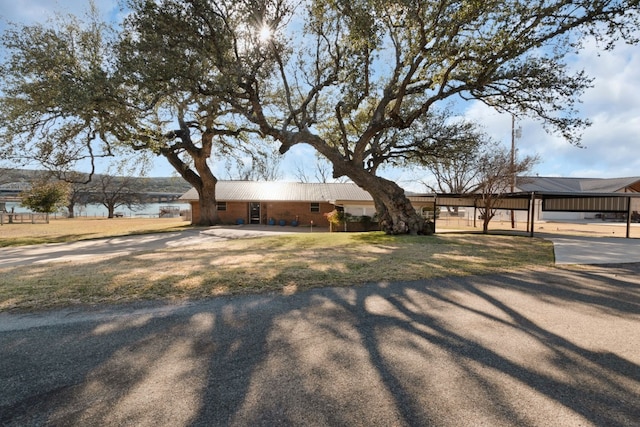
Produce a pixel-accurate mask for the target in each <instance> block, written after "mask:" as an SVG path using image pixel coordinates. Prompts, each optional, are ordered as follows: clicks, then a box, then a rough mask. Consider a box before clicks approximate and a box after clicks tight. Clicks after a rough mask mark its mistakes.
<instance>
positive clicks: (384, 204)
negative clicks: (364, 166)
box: [348, 171, 431, 235]
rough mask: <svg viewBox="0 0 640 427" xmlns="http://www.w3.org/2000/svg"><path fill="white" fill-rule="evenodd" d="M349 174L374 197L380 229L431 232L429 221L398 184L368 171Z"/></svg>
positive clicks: (389, 232)
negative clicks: (416, 208) (417, 210)
mask: <svg viewBox="0 0 640 427" xmlns="http://www.w3.org/2000/svg"><path fill="white" fill-rule="evenodd" d="M348 176H349V177H350V178H351V179H352V180H353V182H355V183H356V184H357V185H358V186H360V187H361V188H362V189H364V190H365V191H367V192H368V193H369V194H371V197H373V202H374V203H375V206H376V212H377V214H378V221H379V224H380V229H381V230H383V231H384V232H385V233H387V234H414V235H415V234H431V230H430V229H429V228H428V227H427V221H426V220H425V219H424V218H422V216H421V215H420V214H419V213H418V212H416V210H415V208H414V207H413V205H412V204H411V201H409V199H408V198H407V197H406V196H405V194H404V190H403V189H402V188H401V187H400V186H399V185H398V184H396V183H395V182H393V181H389V180H387V179H384V178H382V177H379V176H375V175H371V174H370V173H368V172H366V171H361V173H356V174H353V173H352V174H349V175H348Z"/></svg>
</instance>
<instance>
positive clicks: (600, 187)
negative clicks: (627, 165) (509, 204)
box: [516, 176, 640, 194]
mask: <svg viewBox="0 0 640 427" xmlns="http://www.w3.org/2000/svg"><path fill="white" fill-rule="evenodd" d="M516 186H517V187H518V190H520V191H522V192H527V193H531V192H536V193H574V194H575V193H577V194H579V193H622V192H640V177H637V176H636V177H627V178H561V177H539V176H519V177H517V179H516Z"/></svg>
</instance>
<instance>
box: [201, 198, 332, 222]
mask: <svg viewBox="0 0 640 427" xmlns="http://www.w3.org/2000/svg"><path fill="white" fill-rule="evenodd" d="M190 204H191V215H192V218H198V217H199V216H200V204H199V202H197V201H192V202H190ZM311 206H312V203H311V202H261V203H260V224H262V225H267V224H268V222H269V219H274V220H275V221H276V224H278V223H279V221H280V220H285V221H286V224H287V225H291V221H293V220H295V219H296V217H297V220H298V224H299V225H300V226H309V225H310V224H311V221H313V225H314V226H319V227H328V226H329V222H328V221H327V218H325V216H324V214H325V213H328V212H331V211H332V210H333V209H334V206H333V205H332V204H331V203H327V202H319V203H315V204H314V206H317V207H318V212H312V211H311ZM249 214H250V212H249V202H226V210H218V215H219V217H220V222H221V223H222V224H237V221H238V219H242V220H243V221H244V223H245V224H249V223H250V222H251V221H250V218H249Z"/></svg>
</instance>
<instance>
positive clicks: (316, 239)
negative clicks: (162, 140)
mask: <svg viewBox="0 0 640 427" xmlns="http://www.w3.org/2000/svg"><path fill="white" fill-rule="evenodd" d="M552 264H553V247H552V244H551V243H550V242H547V241H543V240H540V239H530V238H526V237H517V236H495V235H488V236H487V235H479V234H441V235H435V236H428V237H425V236H388V235H385V234H384V233H379V232H376V233H313V234H311V233H301V234H290V235H283V236H273V237H262V238H255V239H241V240H233V241H224V242H216V243H209V244H206V245H200V246H193V247H181V248H175V249H163V250H159V251H152V252H140V253H136V254H135V255H129V256H126V257H116V258H111V259H109V260H105V261H97V260H92V261H85V262H81V263H78V262H74V263H52V264H48V265H42V266H22V267H14V268H0V311H7V310H31V309H45V308H54V307H61V306H68V305H76V304H103V303H114V302H131V301H139V300H151V299H163V300H173V299H192V298H206V297H211V296H216V295H229V294H241V293H261V292H279V293H285V294H289V293H294V292H297V291H300V290H304V289H309V288H313V287H319V286H352V285H360V284H363V283H368V282H392V281H404V280H418V279H430V278H436V277H444V276H452V275H456V276H459V275H475V274H488V273H499V272H506V271H513V270H516V269H526V268H537V267H541V266H542V267H548V266H551V265H552Z"/></svg>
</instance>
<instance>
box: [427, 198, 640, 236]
mask: <svg viewBox="0 0 640 427" xmlns="http://www.w3.org/2000/svg"><path fill="white" fill-rule="evenodd" d="M493 198H494V200H493V207H492V208H493V209H502V210H514V211H526V212H527V232H528V233H529V234H530V236H531V237H533V235H534V224H535V211H536V209H535V208H536V201H537V200H539V201H540V204H541V206H542V211H553V212H596V213H603V214H606V213H618V214H620V213H621V214H626V220H627V227H626V236H625V237H626V238H630V232H631V217H632V212H631V199H633V198H640V193H554V192H530V193H510V194H506V195H500V196H497V195H494V196H493ZM435 207H436V208H438V207H472V208H474V209H478V208H479V209H484V208H485V207H486V205H485V201H484V199H483V196H482V194H465V195H460V194H437V195H436V196H435ZM475 217H476V215H475V214H474V220H475Z"/></svg>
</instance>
